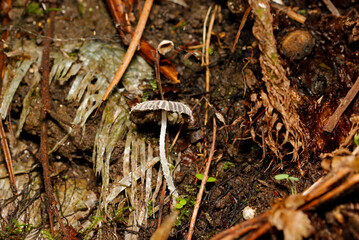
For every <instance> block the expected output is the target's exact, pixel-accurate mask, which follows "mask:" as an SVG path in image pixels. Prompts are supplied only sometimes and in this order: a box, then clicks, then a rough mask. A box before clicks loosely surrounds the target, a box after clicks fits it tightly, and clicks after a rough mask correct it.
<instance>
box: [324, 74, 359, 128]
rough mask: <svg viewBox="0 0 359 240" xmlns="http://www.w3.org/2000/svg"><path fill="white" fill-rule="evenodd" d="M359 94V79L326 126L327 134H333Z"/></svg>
mask: <svg viewBox="0 0 359 240" xmlns="http://www.w3.org/2000/svg"><path fill="white" fill-rule="evenodd" d="M358 92H359V77H358V78H357V80H356V81H355V83H354V85H353V86H352V88H351V89H350V90H349V92H348V94H347V95H346V96H345V98H344V99H343V101H341V103H340V104H339V106H338V108H337V109H336V110H335V112H334V113H333V115H332V116H330V118H329V120H328V122H327V123H326V124H325V125H324V127H323V130H324V131H326V132H332V131H333V130H334V128H335V126H336V125H337V123H338V121H339V119H340V117H341V115H342V114H343V112H344V111H345V109H347V107H348V106H349V104H350V103H351V102H352V101H353V99H354V98H355V96H356V95H357V94H358Z"/></svg>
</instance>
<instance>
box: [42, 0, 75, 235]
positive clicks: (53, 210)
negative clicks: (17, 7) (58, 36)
mask: <svg viewBox="0 0 359 240" xmlns="http://www.w3.org/2000/svg"><path fill="white" fill-rule="evenodd" d="M55 7H56V4H52V6H51V8H53V9H55ZM54 20H55V11H51V12H50V18H49V20H48V21H49V25H48V27H47V38H45V39H44V42H43V46H44V50H43V54H42V63H41V70H42V80H41V100H42V108H41V134H40V163H41V165H42V170H43V178H44V187H45V192H46V197H47V199H46V200H47V201H46V204H47V210H48V214H49V221H50V228H51V235H52V236H54V234H55V232H54V223H53V216H54V215H55V217H56V219H57V221H58V222H59V224H60V227H61V230H62V231H63V233H64V234H65V236H66V239H70V236H69V234H68V232H67V230H66V229H65V226H64V225H63V223H62V220H61V218H60V215H59V212H58V210H57V207H56V200H55V197H54V192H53V188H52V185H51V179H50V170H49V159H48V155H47V144H48V141H47V139H48V136H47V111H46V109H51V105H50V91H49V75H50V64H51V62H50V45H51V41H52V40H51V39H52V37H53V32H54Z"/></svg>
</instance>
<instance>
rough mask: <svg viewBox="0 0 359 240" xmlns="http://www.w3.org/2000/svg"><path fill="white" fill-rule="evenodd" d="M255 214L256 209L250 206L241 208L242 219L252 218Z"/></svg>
mask: <svg viewBox="0 0 359 240" xmlns="http://www.w3.org/2000/svg"><path fill="white" fill-rule="evenodd" d="M255 215H256V209H255V208H252V207H250V206H247V207H245V208H244V209H243V218H244V220H249V219H252V218H254V216H255Z"/></svg>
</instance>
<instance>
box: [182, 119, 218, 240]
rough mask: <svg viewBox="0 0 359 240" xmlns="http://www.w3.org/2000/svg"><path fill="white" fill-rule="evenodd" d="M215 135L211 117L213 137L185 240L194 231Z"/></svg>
mask: <svg viewBox="0 0 359 240" xmlns="http://www.w3.org/2000/svg"><path fill="white" fill-rule="evenodd" d="M216 135H217V124H216V119H215V118H213V138H212V146H211V151H210V152H209V157H208V161H207V165H206V168H205V170H204V173H203V179H202V183H201V187H200V189H199V191H198V194H197V200H196V205H195V206H194V209H193V214H192V218H191V223H190V227H189V230H188V236H187V240H191V239H192V235H193V232H194V225H195V223H196V218H197V214H198V211H199V207H200V204H201V201H202V196H203V192H204V189H205V187H206V183H207V179H208V173H209V168H210V167H211V162H212V159H213V155H214V147H215V145H216Z"/></svg>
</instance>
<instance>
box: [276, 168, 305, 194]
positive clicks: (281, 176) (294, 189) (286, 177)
mask: <svg viewBox="0 0 359 240" xmlns="http://www.w3.org/2000/svg"><path fill="white" fill-rule="evenodd" d="M274 178H275V179H276V180H278V181H281V180H287V181H288V183H289V186H290V190H291V192H292V195H296V194H297V187H296V185H295V183H294V182H295V181H299V179H298V178H296V177H291V176H289V175H288V174H286V173H283V174H278V175H275V176H274Z"/></svg>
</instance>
